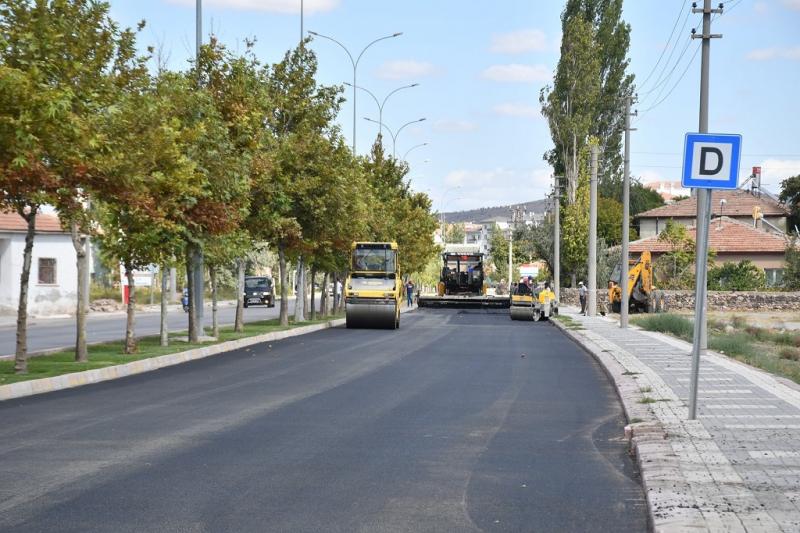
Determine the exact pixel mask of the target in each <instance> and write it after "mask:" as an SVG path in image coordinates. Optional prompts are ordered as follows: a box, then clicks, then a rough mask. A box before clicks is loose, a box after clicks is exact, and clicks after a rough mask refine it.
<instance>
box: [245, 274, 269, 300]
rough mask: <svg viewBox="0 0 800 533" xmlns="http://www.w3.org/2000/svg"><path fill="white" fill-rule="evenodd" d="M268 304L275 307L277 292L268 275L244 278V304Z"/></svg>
mask: <svg viewBox="0 0 800 533" xmlns="http://www.w3.org/2000/svg"><path fill="white" fill-rule="evenodd" d="M251 305H266V306H268V307H275V292H274V291H273V290H272V280H271V279H270V278H268V277H266V276H247V277H246V278H244V306H245V307H249V306H251Z"/></svg>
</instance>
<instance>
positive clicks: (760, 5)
mask: <svg viewBox="0 0 800 533" xmlns="http://www.w3.org/2000/svg"><path fill="white" fill-rule="evenodd" d="M753 11H755V12H756V13H757V14H759V15H763V14H765V13H767V12H768V11H769V6H768V5H767V3H766V2H756V3H755V4H753Z"/></svg>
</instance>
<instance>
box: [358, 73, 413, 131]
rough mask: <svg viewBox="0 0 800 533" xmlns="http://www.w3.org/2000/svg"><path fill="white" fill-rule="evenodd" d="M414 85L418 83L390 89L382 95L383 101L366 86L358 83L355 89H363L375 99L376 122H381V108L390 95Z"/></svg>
mask: <svg viewBox="0 0 800 533" xmlns="http://www.w3.org/2000/svg"><path fill="white" fill-rule="evenodd" d="M344 84H345V85H347V86H348V87H354V85H353V84H352V83H347V82H344ZM414 87H419V83H412V84H411V85H403V86H402V87H398V88H397V89H395V90H393V91H391V92H390V93H389V94H387V95H386V96H385V97H384V99H383V101H380V100H378V97H377V96H375V93H373V92H372V91H370V90H369V89H367V88H366V87H362V86H360V85H355V88H356V89H361V90H362V91H364V92H365V93H367V94H368V95H370V96H371V97H372V99H373V100H375V105H377V106H378V122H383V108H384V107H385V106H386V102H387V101H388V100H389V97H390V96H392V95H393V94H394V93H396V92H398V91H402V90H403V89H413V88H414Z"/></svg>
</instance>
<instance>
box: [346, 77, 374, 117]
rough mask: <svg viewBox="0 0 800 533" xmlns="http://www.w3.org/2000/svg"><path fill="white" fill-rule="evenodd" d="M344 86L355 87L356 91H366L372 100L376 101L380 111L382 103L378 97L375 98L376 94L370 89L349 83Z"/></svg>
mask: <svg viewBox="0 0 800 533" xmlns="http://www.w3.org/2000/svg"><path fill="white" fill-rule="evenodd" d="M344 84H345V85H347V86H348V87H355V88H356V89H361V90H362V91H364V92H365V93H367V94H368V95H370V96H371V97H372V99H373V100H375V105H377V106H378V110H380V108H381V103H380V102H379V101H378V97H377V96H375V93H373V92H372V91H370V90H369V89H366V88H364V87H362V86H361V85H353V84H352V83H348V82H344Z"/></svg>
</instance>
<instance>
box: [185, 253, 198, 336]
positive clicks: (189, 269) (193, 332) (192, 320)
mask: <svg viewBox="0 0 800 533" xmlns="http://www.w3.org/2000/svg"><path fill="white" fill-rule="evenodd" d="M193 267H194V245H193V244H187V245H186V287H187V288H188V289H189V342H197V341H198V339H199V336H198V332H197V320H196V313H197V309H196V308H195V305H194V291H195V287H194V268H193Z"/></svg>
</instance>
